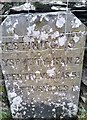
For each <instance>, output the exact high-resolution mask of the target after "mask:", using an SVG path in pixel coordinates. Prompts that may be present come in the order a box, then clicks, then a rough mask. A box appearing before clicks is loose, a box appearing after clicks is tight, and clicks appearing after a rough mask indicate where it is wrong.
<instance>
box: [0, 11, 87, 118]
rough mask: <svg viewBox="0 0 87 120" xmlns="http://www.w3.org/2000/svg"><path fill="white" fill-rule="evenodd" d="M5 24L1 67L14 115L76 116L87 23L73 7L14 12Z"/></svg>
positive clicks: (17, 116)
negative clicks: (61, 9) (17, 13)
mask: <svg viewBox="0 0 87 120" xmlns="http://www.w3.org/2000/svg"><path fill="white" fill-rule="evenodd" d="M1 26H2V41H1V45H2V63H1V65H2V70H3V74H4V76H5V83H6V88H7V92H8V98H9V102H10V108H11V112H12V116H13V117H14V118H52V117H54V118H63V117H67V116H69V117H72V116H75V115H76V114H77V108H78V99H79V90H80V82H81V74H82V64H83V54H84V48H83V47H84V44H85V35H84V34H85V26H84V25H83V24H82V23H81V22H80V20H79V19H78V18H76V17H75V16H74V15H73V14H72V13H71V12H69V11H68V12H63V11H62V12H61V11H60V12H53V13H51V12H49V13H34V14H32V13H29V14H19V15H11V16H8V17H7V18H6V19H5V21H4V22H3V23H2V25H1Z"/></svg>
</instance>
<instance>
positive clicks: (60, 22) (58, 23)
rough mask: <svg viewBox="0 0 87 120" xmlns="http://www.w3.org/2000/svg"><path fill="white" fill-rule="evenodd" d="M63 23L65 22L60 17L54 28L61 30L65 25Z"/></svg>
mask: <svg viewBox="0 0 87 120" xmlns="http://www.w3.org/2000/svg"><path fill="white" fill-rule="evenodd" d="M65 22H66V20H65V18H64V17H62V16H61V17H59V18H58V19H57V21H56V26H57V27H58V28H62V27H63V26H64V25H65Z"/></svg>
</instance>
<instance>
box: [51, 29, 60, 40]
mask: <svg viewBox="0 0 87 120" xmlns="http://www.w3.org/2000/svg"><path fill="white" fill-rule="evenodd" d="M57 37H59V32H58V31H56V32H54V33H53V34H52V35H51V38H52V39H56V38H57Z"/></svg>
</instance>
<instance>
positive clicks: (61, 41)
mask: <svg viewBox="0 0 87 120" xmlns="http://www.w3.org/2000/svg"><path fill="white" fill-rule="evenodd" d="M58 40H59V45H60V46H63V45H65V42H66V40H67V38H66V36H62V37H59V39H58Z"/></svg>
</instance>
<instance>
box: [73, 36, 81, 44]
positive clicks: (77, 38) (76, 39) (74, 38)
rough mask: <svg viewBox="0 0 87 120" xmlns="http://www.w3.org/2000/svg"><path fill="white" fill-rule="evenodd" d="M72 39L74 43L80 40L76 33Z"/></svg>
mask: <svg viewBox="0 0 87 120" xmlns="http://www.w3.org/2000/svg"><path fill="white" fill-rule="evenodd" d="M73 40H74V41H75V43H77V42H78V41H79V40H80V38H79V37H78V36H77V35H75V36H74V37H73Z"/></svg>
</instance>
